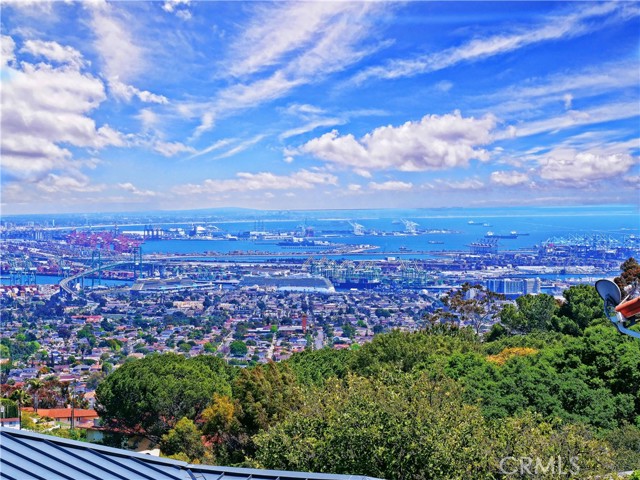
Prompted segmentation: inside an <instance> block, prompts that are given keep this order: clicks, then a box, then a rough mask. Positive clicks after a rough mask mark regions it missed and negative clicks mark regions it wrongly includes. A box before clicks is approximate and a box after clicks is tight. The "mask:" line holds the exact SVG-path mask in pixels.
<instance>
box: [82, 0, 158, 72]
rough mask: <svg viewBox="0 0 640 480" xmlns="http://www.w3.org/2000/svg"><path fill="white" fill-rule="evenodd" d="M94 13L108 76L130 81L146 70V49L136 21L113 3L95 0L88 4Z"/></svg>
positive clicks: (93, 16) (93, 22)
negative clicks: (136, 32)
mask: <svg viewBox="0 0 640 480" xmlns="http://www.w3.org/2000/svg"><path fill="white" fill-rule="evenodd" d="M85 5H86V6H87V8H89V9H90V12H91V26H92V28H93V31H94V33H95V46H96V49H97V51H98V55H99V56H100V59H101V61H102V64H103V70H104V73H105V76H106V77H107V78H109V79H119V80H120V81H123V82H128V81H129V80H131V79H132V78H134V77H136V76H137V75H138V74H140V73H142V72H143V71H144V69H145V66H146V63H145V61H144V52H143V49H142V48H141V47H140V45H139V43H138V42H136V41H135V40H134V39H133V37H132V35H131V32H132V31H133V30H134V29H133V28H131V23H132V22H133V21H134V20H133V19H132V18H130V17H126V16H125V17H123V15H126V14H125V13H124V11H122V10H119V11H117V10H116V9H115V8H114V6H113V4H108V3H106V2H92V3H86V4H85Z"/></svg>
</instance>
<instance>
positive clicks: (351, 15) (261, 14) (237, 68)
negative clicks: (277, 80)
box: [229, 2, 376, 76]
mask: <svg viewBox="0 0 640 480" xmlns="http://www.w3.org/2000/svg"><path fill="white" fill-rule="evenodd" d="M374 8H376V7H375V5H369V4H367V3H350V2H311V3H310V2H283V3H280V4H268V5H259V4H258V6H257V7H256V9H255V12H254V16H253V19H252V20H251V21H250V22H249V24H248V25H246V26H245V27H244V29H243V34H242V36H241V37H239V38H238V39H237V40H236V41H235V42H234V44H232V45H231V47H230V58H231V59H232V61H231V64H230V65H229V73H230V74H231V75H234V76H243V75H248V74H253V73H256V72H259V71H261V70H263V69H265V68H267V67H270V66H274V65H277V64H279V63H281V62H287V61H288V60H289V58H291V57H294V58H298V59H299V58H302V57H304V56H305V52H307V51H316V52H320V51H321V50H316V49H318V48H321V49H322V51H327V50H326V49H327V48H329V49H331V47H330V44H331V45H334V44H335V42H336V40H337V38H335V37H336V36H339V35H342V37H343V41H342V45H343V47H344V49H345V50H348V49H349V47H350V44H351V43H352V42H353V41H354V40H355V38H354V35H355V36H356V37H358V38H360V37H361V36H362V35H363V34H364V33H365V32H364V31H363V29H364V28H366V25H365V24H364V23H365V22H364V20H365V19H366V16H367V14H368V13H369V12H370V11H371V10H373V9H374ZM359 23H360V25H359ZM349 31H351V32H352V33H351V34H349V33H348V32H349ZM307 58H308V57H307ZM318 59H319V60H322V61H327V60H330V59H327V58H324V59H322V58H320V57H319V58H318ZM302 63H304V62H302Z"/></svg>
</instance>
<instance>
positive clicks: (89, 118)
mask: <svg viewBox="0 0 640 480" xmlns="http://www.w3.org/2000/svg"><path fill="white" fill-rule="evenodd" d="M2 6H3V15H2V31H3V33H2V63H1V65H2V70H1V77H0V78H1V80H2V133H1V140H2V185H1V186H2V211H3V213H4V214H26V213H64V212H91V211H93V212H103V211H104V212H117V211H142V210H148V209H154V210H182V209H196V208H222V207H244V208H256V209H318V208H387V207H390V208H434V207H447V206H468V207H491V206H496V207H502V206H510V205H521V206H522V205H534V206H546V205H588V204H614V203H619V204H630V203H631V204H635V205H638V204H640V199H639V197H638V188H637V185H638V184H639V183H640V165H639V153H640V145H639V144H638V139H639V138H640V123H639V117H640V103H639V101H640V74H639V68H640V61H639V58H638V54H639V52H640V47H639V40H640V33H639V32H640V28H639V27H640V6H639V4H638V3H637V2H602V3H600V2H598V3H596V2H538V3H536V2H406V3H395V2H394V3H391V2H273V3H263V2H191V1H189V0H177V1H166V2H111V3H108V2H101V1H96V2H81V3H78V2H11V1H3V2H2Z"/></svg>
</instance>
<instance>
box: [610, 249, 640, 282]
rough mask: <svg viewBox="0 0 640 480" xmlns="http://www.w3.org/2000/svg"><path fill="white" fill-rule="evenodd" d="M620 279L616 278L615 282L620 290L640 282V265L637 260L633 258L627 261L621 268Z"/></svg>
mask: <svg viewBox="0 0 640 480" xmlns="http://www.w3.org/2000/svg"><path fill="white" fill-rule="evenodd" d="M620 270H621V271H622V273H620V276H619V277H616V278H615V279H614V281H615V282H616V284H617V285H618V287H620V290H624V289H625V288H626V287H628V286H629V285H632V284H633V283H634V282H638V281H640V264H638V262H637V260H636V259H635V258H633V257H630V258H629V259H627V260H626V261H625V262H624V263H623V264H622V265H621V266H620Z"/></svg>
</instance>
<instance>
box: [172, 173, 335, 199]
mask: <svg viewBox="0 0 640 480" xmlns="http://www.w3.org/2000/svg"><path fill="white" fill-rule="evenodd" d="M236 177H237V178H234V179H227V180H218V179H215V180H214V179H208V180H205V181H204V182H203V183H202V184H198V185H194V184H189V185H182V186H179V187H176V188H175V189H174V192H175V193H177V194H179V195H191V194H218V193H228V192H247V191H257V190H297V189H302V190H309V189H312V188H314V187H316V186H325V185H337V184H338V178H337V177H336V176H335V175H331V174H328V173H322V172H310V171H309V170H300V171H298V172H294V173H292V174H291V175H275V174H273V173H270V172H260V173H247V172H239V173H238V174H236Z"/></svg>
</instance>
